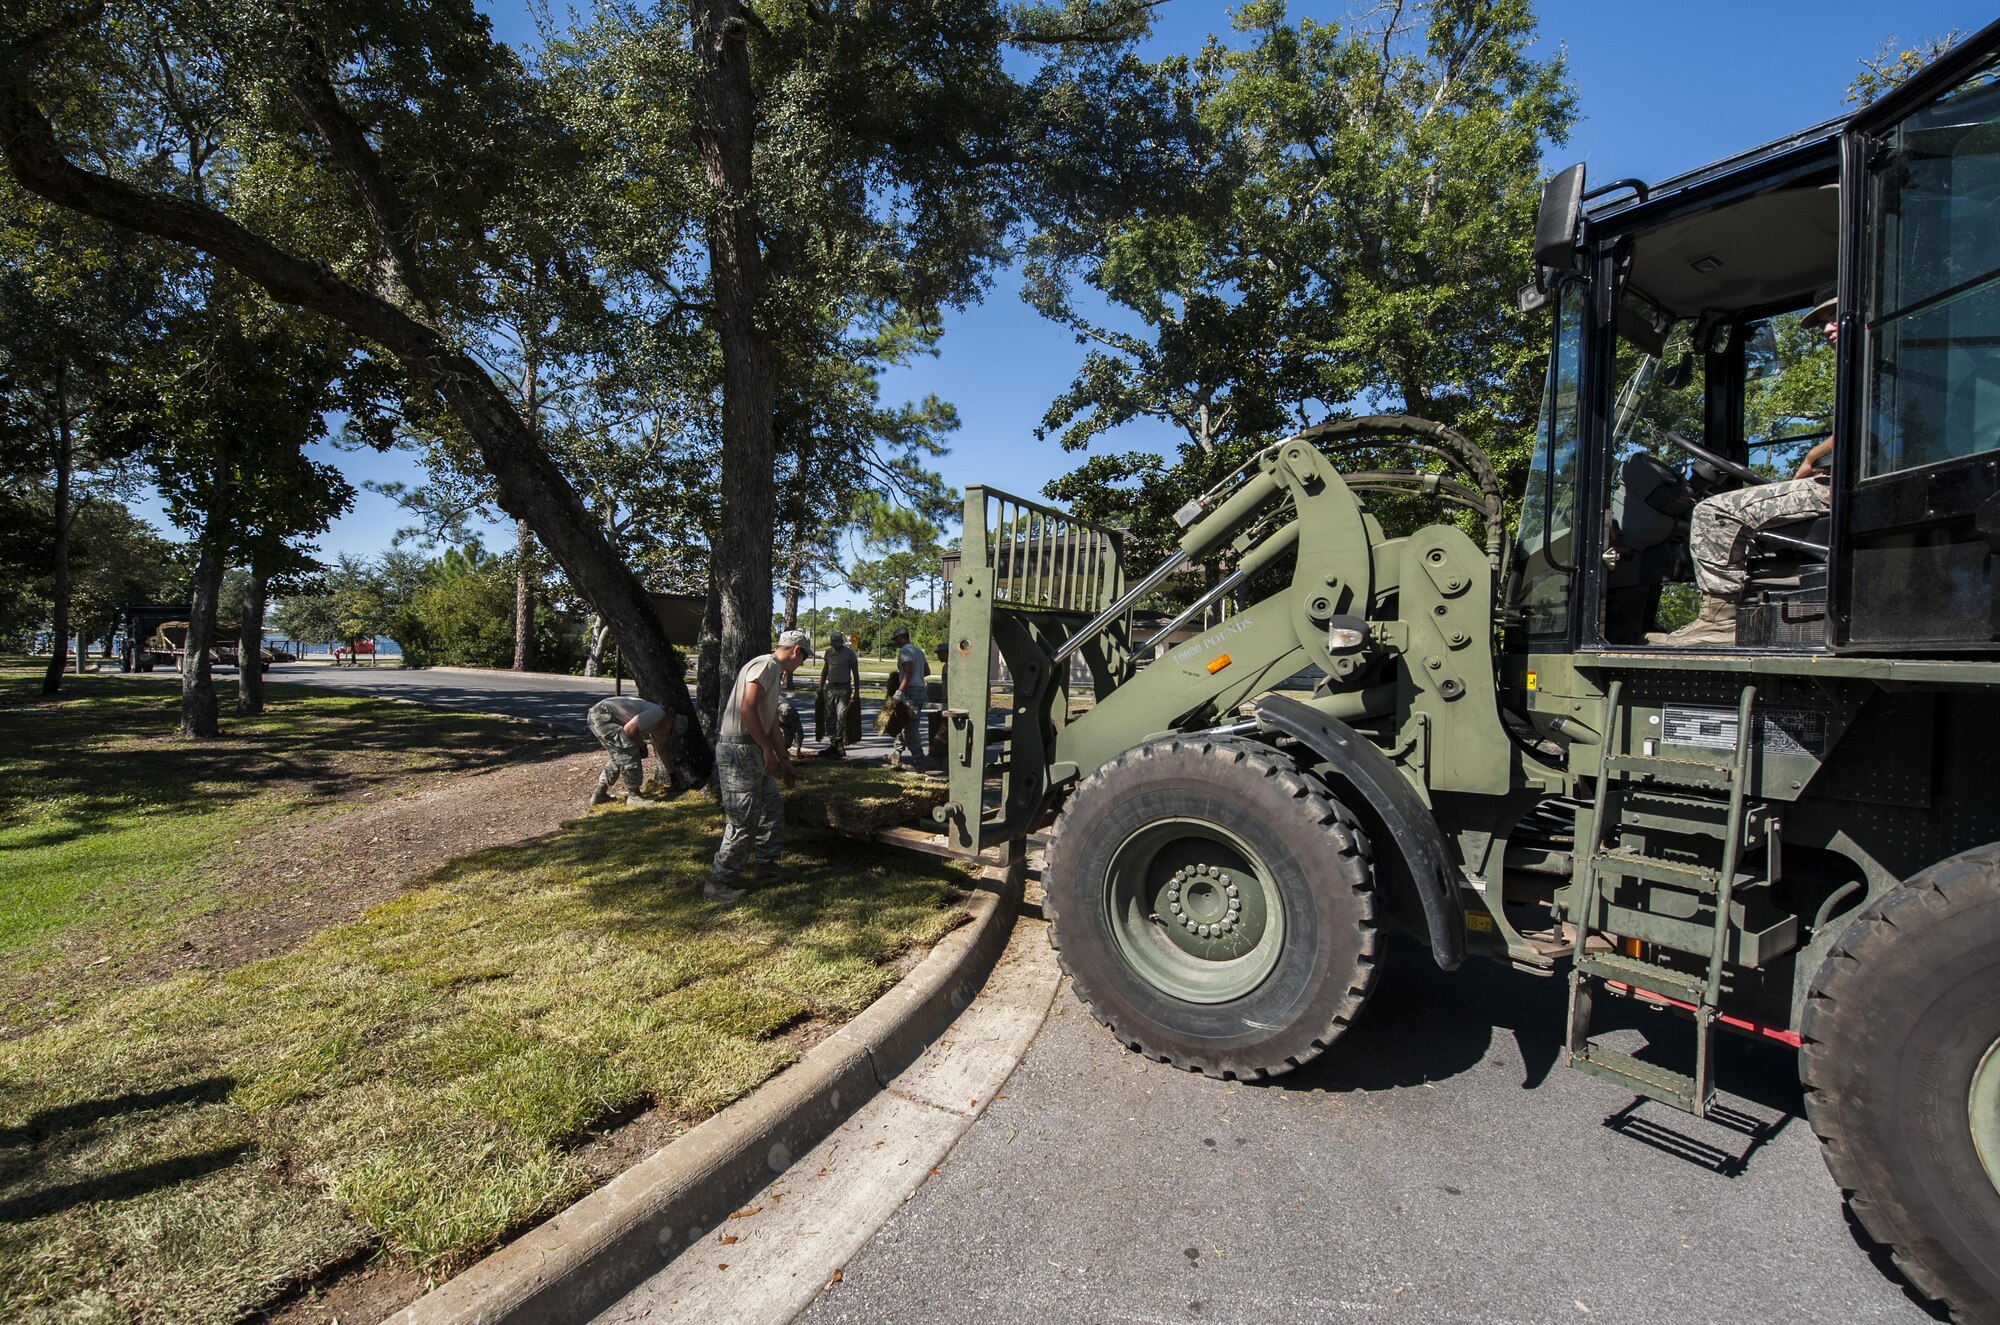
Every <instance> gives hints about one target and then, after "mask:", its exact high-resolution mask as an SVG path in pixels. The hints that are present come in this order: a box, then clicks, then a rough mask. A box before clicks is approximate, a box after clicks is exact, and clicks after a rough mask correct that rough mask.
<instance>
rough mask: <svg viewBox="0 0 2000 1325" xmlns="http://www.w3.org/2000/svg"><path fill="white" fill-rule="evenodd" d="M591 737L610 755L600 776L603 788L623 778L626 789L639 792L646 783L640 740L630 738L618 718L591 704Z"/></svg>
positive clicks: (599, 780) (644, 748)
mask: <svg viewBox="0 0 2000 1325" xmlns="http://www.w3.org/2000/svg"><path fill="white" fill-rule="evenodd" d="M588 722H589V725H590V734H591V735H592V736H595V737H596V738H597V743H598V744H599V745H601V746H603V747H604V748H605V750H606V751H608V752H609V753H610V756H611V757H610V758H609V759H606V760H605V761H604V771H603V772H602V773H600V774H598V777H597V781H598V784H599V785H600V786H605V787H609V786H612V785H614V784H616V783H617V782H618V781H619V780H620V779H623V780H624V783H625V790H627V791H638V790H639V789H640V788H641V787H643V786H645V784H646V747H645V745H644V744H643V743H642V742H640V741H639V739H638V738H637V737H633V736H627V735H626V734H625V726H624V724H623V723H621V722H619V721H618V718H617V717H616V715H614V714H611V713H607V712H605V711H604V710H603V709H600V708H598V707H597V706H596V705H594V704H593V705H592V706H591V709H590V715H589V718H588Z"/></svg>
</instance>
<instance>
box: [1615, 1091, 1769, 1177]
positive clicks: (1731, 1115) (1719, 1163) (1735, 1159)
mask: <svg viewBox="0 0 2000 1325" xmlns="http://www.w3.org/2000/svg"><path fill="white" fill-rule="evenodd" d="M1641 1110H1647V1112H1645V1113H1642V1112H1641ZM1661 1116H1665V1117H1670V1118H1673V1119H1675V1120H1676V1122H1675V1123H1668V1122H1662V1121H1661ZM1794 1116H1795V1115H1793V1114H1789V1113H1781V1114H1779V1115H1778V1116H1777V1117H1776V1118H1771V1119H1759V1118H1755V1117H1753V1116H1751V1115H1750V1114H1747V1113H1743V1112H1741V1111H1740V1110H1737V1109H1732V1108H1730V1107H1729V1106H1728V1105H1726V1104H1716V1105H1714V1106H1712V1107H1711V1108H1710V1109H1709V1111H1708V1113H1707V1115H1706V1121H1708V1122H1709V1123H1712V1124H1714V1125H1715V1126H1716V1127H1719V1128H1722V1129H1724V1130H1726V1131H1729V1132H1733V1133H1735V1134H1736V1135H1738V1136H1741V1137H1743V1138H1745V1140H1744V1141H1743V1143H1742V1144H1741V1145H1740V1146H1735V1147H1732V1146H1718V1145H1714V1144H1712V1143H1710V1142H1708V1141H1704V1140H1702V1139H1700V1138H1699V1137H1695V1136H1691V1135H1689V1134H1688V1129H1689V1127H1690V1126H1691V1125H1698V1124H1690V1123H1689V1122H1688V1121H1687V1120H1688V1119H1689V1117H1690V1115H1687V1114H1683V1113H1680V1112H1679V1111H1677V1110H1672V1109H1669V1108H1667V1107H1666V1106H1665V1105H1662V1104H1657V1103H1655V1102H1654V1101H1652V1100H1649V1099H1646V1098H1645V1097H1644V1096H1634V1097H1633V1099H1632V1102H1631V1103H1630V1104H1627V1105H1626V1106H1625V1107H1624V1108H1622V1109H1620V1110H1618V1111H1617V1112H1616V1113H1614V1114H1612V1115H1611V1116H1609V1117H1608V1118H1606V1119H1605V1120H1604V1125H1605V1126H1606V1127H1608V1128H1610V1129H1611V1130H1612V1131H1614V1132H1616V1133H1618V1135H1620V1136H1622V1137H1625V1138H1627V1139H1628V1140H1632V1141H1637V1142H1639V1143H1640V1144H1641V1145H1645V1146H1650V1147H1651V1148H1653V1149H1654V1150H1657V1151H1660V1152H1661V1153H1662V1154H1667V1155H1672V1156H1673V1157H1674V1158H1676V1159H1683V1160H1686V1161H1687V1162H1688V1163H1690V1164H1693V1165H1694V1166H1695V1167H1696V1168H1703V1169H1707V1170H1708V1171H1709V1172H1711V1173H1714V1174H1717V1175H1719V1176H1721V1177H1724V1178H1738V1177H1741V1176H1742V1175H1743V1174H1745V1173H1747V1172H1749V1169H1750V1157H1751V1156H1752V1155H1755V1154H1756V1153H1757V1152H1758V1151H1759V1150H1762V1149H1763V1148H1764V1147H1765V1146H1767V1145H1769V1144H1770V1143H1771V1142H1772V1141H1774V1140H1776V1139H1777V1136H1778V1134H1779V1133H1780V1132H1782V1131H1784V1130H1785V1128H1786V1126H1787V1125H1788V1124H1790V1123H1791V1121H1792V1119H1793V1117H1794Z"/></svg>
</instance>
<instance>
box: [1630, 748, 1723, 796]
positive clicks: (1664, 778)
mask: <svg viewBox="0 0 2000 1325" xmlns="http://www.w3.org/2000/svg"><path fill="white" fill-rule="evenodd" d="M1604 772H1605V775H1606V776H1607V777H1622V778H1625V779H1628V780H1630V781H1636V782H1642V783H1643V782H1660V783H1665V784H1666V785H1668V786H1672V787H1700V788H1706V789H1708V790H1712V791H1728V790H1729V789H1730V787H1731V786H1732V785H1733V784H1734V783H1735V781H1736V772H1735V770H1734V769H1730V768H1724V767H1723V766H1721V765H1719V764H1704V763H1702V762H1700V761H1699V760H1695V759H1667V758H1664V757H1662V756H1660V755H1606V756H1605V757H1604Z"/></svg>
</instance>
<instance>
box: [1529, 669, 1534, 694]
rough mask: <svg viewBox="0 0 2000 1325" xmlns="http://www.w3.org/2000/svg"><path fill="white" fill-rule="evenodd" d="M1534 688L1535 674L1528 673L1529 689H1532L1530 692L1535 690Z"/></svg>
mask: <svg viewBox="0 0 2000 1325" xmlns="http://www.w3.org/2000/svg"><path fill="white" fill-rule="evenodd" d="M1534 688H1535V674H1534V673H1533V672H1529V673H1528V689H1530V690H1533V689H1534Z"/></svg>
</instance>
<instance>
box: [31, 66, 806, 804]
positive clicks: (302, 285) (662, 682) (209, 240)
mask: <svg viewBox="0 0 2000 1325" xmlns="http://www.w3.org/2000/svg"><path fill="white" fill-rule="evenodd" d="M740 46H741V43H740V41H739V42H738V47H739V58H740ZM306 90H307V91H308V92H310V93H312V95H313V96H315V97H322V98H331V99H333V101H334V102H336V103H337V97H336V96H335V94H334V93H333V92H332V90H331V87H330V85H329V84H328V83H327V82H326V81H325V80H321V81H320V82H319V83H317V84H314V85H313V86H312V87H310V88H307V89H306ZM301 104H302V105H304V104H307V103H305V102H302V103H301ZM311 107H312V109H313V110H315V111H325V112H326V114H327V115H328V116H329V120H328V125H327V131H326V141H327V142H328V144H329V148H330V150H332V152H333V154H334V156H335V157H336V158H337V159H338V161H339V164H340V165H341V168H342V169H343V170H344V171H345V173H346V174H347V176H348V178H349V180H350V182H352V183H353V184H354V186H355V188H356V190H357V191H358V192H360V193H361V194H362V195H363V196H364V199H365V200H366V201H367V202H368V204H369V206H370V210H371V213H375V214H378V215H381V214H387V213H390V212H394V211H397V210H399V209H398V208H397V206H396V204H397V201H398V200H396V199H395V198H393V196H391V195H392V194H393V190H392V189H391V188H390V187H389V185H388V183H387V177H386V175H385V174H384V173H383V172H382V171H381V169H380V167H379V163H377V162H376V161H375V160H374V158H373V147H372V145H371V144H370V143H369V142H368V141H367V139H366V136H365V135H363V134H362V133H360V132H359V130H358V129H356V128H355V126H354V125H353V124H352V123H351V122H348V123H341V122H338V116H339V113H340V111H339V107H338V105H337V104H334V105H332V107H331V108H330V109H329V108H328V107H327V106H325V105H322V104H320V102H318V101H314V102H312V103H311ZM0 153H4V155H5V156H6V159H7V162H8V164H9V165H10V166H11V167H12V168H13V170H14V174H15V177H16V178H17V179H18V180H19V181H20V183H21V184H22V185H23V186H24V187H26V188H28V189H30V190H32V191H34V192H35V193H38V194H40V195H41V196H42V197H44V198H47V199H49V200H50V201H51V202H54V203H56V204H58V205H60V206H64V207H70V208H74V209H75V210H77V211H80V212H84V213H86V214H88V215H91V216H95V217H98V218H100V219H102V220H105V221H109V222H111V223H112V224H114V225H120V226H124V227H125V228H127V229H130V230H136V231H139V232H140V233H142V234H149V235H156V236H158V237H160V238H162V239H167V240H171V241H173V242H175V243H179V244H185V245H187V246H188V247H190V248H193V249H195V250H197V251H199V252H202V253H206V254H208V255H210V256H212V257H214V258H216V259H217V260H219V261H222V262H225V263H227V264H229V265H230V266H231V267H234V268H235V269H236V270H237V271H239V272H241V273H242V274H243V275H244V276H246V277H248V278H249V279H250V280H253V281H255V282H257V284H258V285H260V286H262V287H263V288H264V290H266V291H267V292H268V293H270V294H271V295H272V296H273V297H275V298H277V299H280V300H283V301H285V302H287V303H292V304H297V305H299V306H300V307H303V308H309V309H311V310H313V311H314V312H317V313H322V314H324V315H326V316H327V317H330V318H332V319H334V320H335V321H337V322H339V323H341V324H342V325H344V326H346V327H347V328H348V329H349V330H351V331H353V332H354V333H355V334H357V335H359V336H361V337H364V338H366V339H368V340H370V341H373V342H374V343H375V344H377V345H380V346H382V347H383V348H384V349H385V350H387V351H388V352H389V353H391V354H393V355H395V356H396V358H397V360H398V361H399V362H400V363H401V364H402V366H403V367H404V368H405V369H407V370H408V371H409V372H410V374H411V376H412V377H413V378H415V379H416V380H417V381H419V382H421V383H423V384H424V385H425V386H426V387H428V388H429V389H430V390H432V391H434V392H436V393H437V395H438V396H439V398H441V399H442V400H443V401H444V404H445V406H446V408H448V409H450V410H451V412H452V413H453V415H455V416H456V417H457V419H458V420H459V422H460V423H461V424H463V425H464V427H465V432H466V436H467V437H468V438H469V439H470V440H471V442H472V444H473V446H474V448H475V449H476V450H477V451H478V452H479V458H480V462H481V464H482V465H483V466H484V468H485V469H486V471H487V473H488V474H490V475H491V476H492V478H493V482H494V487H495V488H496V490H497V491H498V493H499V505H500V508H501V509H502V510H504V511H506V512H507V514H509V515H511V516H513V517H514V518H515V519H517V520H526V521H527V522H528V525H529V527H530V528H532V529H533V530H534V531H535V535H536V537H538V538H539V539H540V540H541V543H542V546H543V547H545V548H547V549H548V551H549V554H550V556H551V557H553V558H554V560H555V562H556V564H557V565H558V566H559V567H561V569H562V572H563V574H564V576H565V577H566V578H567V579H568V580H569V582H570V584H571V585H573V586H574V587H575V588H576V591H577V592H578V593H579V594H581V595H582V596H583V597H584V599H585V600H587V601H588V602H589V603H590V604H591V605H592V606H593V607H595V608H596V609H597V611H598V612H599V613H600V614H601V615H602V616H603V617H604V619H605V622H606V623H607V624H608V625H609V626H610V628H611V632H612V634H613V636H614V637H615V638H616V639H617V640H618V646H619V650H620V652H621V653H622V654H623V655H624V657H625V658H626V659H627V660H629V661H630V662H631V664H632V674H633V676H634V677H635V678H636V679H637V681H638V684H639V693H640V694H642V695H644V696H646V697H647V698H650V699H654V700H657V701H659V702H661V703H663V704H666V705H667V706H669V707H670V708H672V709H673V710H674V711H675V712H677V713H680V714H683V715H685V716H688V717H693V716H695V715H694V711H693V704H692V702H691V701H690V699H689V697H688V692H687V685H686V683H685V681H684V680H683V679H682V678H683V676H684V674H685V668H684V667H683V666H682V664H681V661H680V658H679V656H678V654H677V653H676V652H675V650H674V646H673V644H672V642H671V641H669V640H668V638H667V633H666V630H665V629H664V628H663V627H662V626H661V625H660V619H659V617H658V615H657V614H655V612H654V611H653V606H652V603H651V601H650V600H649V599H648V598H647V597H646V593H645V590H644V589H643V588H642V587H641V586H640V584H639V579H638V577H637V576H636V575H634V574H633V573H632V570H631V568H630V567H629V566H627V565H626V564H625V563H624V561H623V560H622V559H621V558H620V557H619V555H618V553H617V551H616V549H614V548H613V547H612V546H611V544H610V542H609V540H607V539H606V538H605V537H604V534H603V531H602V530H601V529H600V528H598V526H597V524H596V522H595V521H593V520H592V519H591V517H590V515H589V514H588V513H587V512H586V511H585V510H584V507H583V503H582V502H581V501H580V500H579V499H578V498H577V495H576V491H575V489H573V488H572V487H570V485H569V482H568V480H567V479H565V478H564V477H563V474H562V471H561V470H560V469H559V468H558V467H557V466H556V464H555V462H554V461H553V460H552V459H551V458H550V457H549V455H548V453H547V451H546V450H544V449H543V448H542V447H540V446H539V445H537V443H536V440H535V438H534V436H533V434H532V432H531V430H530V429H529V427H528V425H527V423H526V421H525V420H524V419H523V418H522V417H521V413H520V410H519V409H518V408H516V407H515V405H514V404H513V402H511V401H509V400H508V399H507V397H506V396H505V395H504V394H503V393H502V389H501V388H500V386H499V385H498V384H497V383H496V382H495V381H494V380H493V377H492V375H491V374H489V373H488V372H487V371H486V370H485V368H484V367H482V366H481V365H480V364H479V363H478V362H477V361H476V360H474V359H473V358H472V357H471V356H470V355H468V354H466V353H465V352H464V351H463V350H461V349H459V348H457V346H455V345H454V344H453V343H452V341H451V340H450V338H448V337H447V336H445V335H444V334H443V332H441V331H440V330H439V329H438V327H437V326H435V325H434V324H433V323H432V322H430V321H426V320H424V318H422V317H420V316H419V315H418V314H417V313H413V312H412V311H410V308H408V307H406V306H405V305H404V304H403V303H402V302H400V301H399V300H398V299H396V298H392V297H390V295H388V294H385V293H383V292H381V291H374V290H364V289H362V288H361V287H359V286H356V285H353V284H350V283H349V282H347V281H345V280H342V279H341V278H340V277H339V276H338V275H337V274H335V273H334V272H333V271H332V270H331V269H330V268H329V267H327V266H326V264H325V263H323V262H318V261H314V260H309V259H306V258H303V257H300V256H298V255H297V254H294V253H291V252H288V251H286V250H285V249H283V248H280V247H279V246H278V245H276V244H273V243H271V242H270V241H269V240H267V239H265V238H263V237H262V236H260V235H257V234H254V233H252V232H251V231H250V230H247V229H245V228H244V227H243V226H242V225H241V224H239V223H238V222H237V221H235V220H234V219H232V218H230V217H227V216H224V215H223V214H221V213H220V212H217V211H215V210H214V209H212V208H208V207H204V206H201V205H200V204H198V203H194V202H191V201H189V200H187V199H185V198H178V197H174V196H172V195H170V194H163V193H151V192H147V191H145V190H143V189H139V188H136V187H134V186H132V185H130V184H127V183H125V182H124V181H122V180H116V179H112V178H110V177H108V176H105V175H100V174H96V173H93V172H91V171H87V170H84V169H81V168H80V167H78V166H77V165H76V164H75V163H74V162H72V161H71V160H70V159H69V158H68V157H67V156H66V155H65V154H64V152H63V148H62V144H61V143H60V142H59V141H58V140H57V138H56V136H55V131H54V129H53V127H52V126H51V125H50V124H49V121H48V117H47V116H46V115H44V114H43V113H42V110H41V107H40V106H39V105H38V104H37V103H36V101H35V89H34V85H33V81H32V79H31V78H30V77H29V75H28V70H27V66H26V65H25V63H21V62H17V63H15V64H13V65H6V64H4V63H0ZM391 229H392V230H393V227H392V228H391ZM385 234H387V235H388V238H387V239H385V243H390V242H391V241H393V240H394V239H395V236H394V235H393V234H390V233H389V232H386V231H385ZM752 238H753V240H754V228H753V230H752ZM392 256H393V257H394V258H395V262H394V264H393V265H394V267H395V269H396V271H397V272H398V274H407V275H409V276H410V277H411V278H412V279H414V275H415V272H414V267H413V266H412V265H411V264H412V262H413V259H412V258H410V257H409V256H408V255H407V254H406V253H403V252H396V253H394V254H393V255H392ZM767 380H768V379H767ZM765 399H766V409H765V410H764V413H765V415H766V417H767V432H766V437H767V439H768V415H769V412H770V411H769V409H768V401H769V392H768V389H767V391H766V393H765ZM765 455H766V468H767V470H768V455H769V446H768V440H767V445H766V448H765ZM766 481H767V482H768V474H767V475H766ZM763 556H764V561H763V565H764V579H763V585H764V604H765V606H764V609H763V610H764V611H765V612H766V613H767V614H768V612H769V610H770V607H769V604H770V548H769V546H768V544H766V545H765V546H764V549H763ZM766 629H767V630H768V625H767V626H766ZM701 731H702V726H701V724H700V723H698V722H691V723H689V724H688V731H687V734H686V735H685V736H684V737H683V738H681V741H680V742H679V744H680V746H681V748H678V749H676V751H675V762H676V766H677V767H685V768H686V769H687V770H688V773H689V775H690V776H693V777H696V778H705V777H707V776H708V772H709V767H710V759H711V756H710V752H709V749H708V744H707V742H706V741H705V740H703V738H702V736H701V734H700V733H701Z"/></svg>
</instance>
